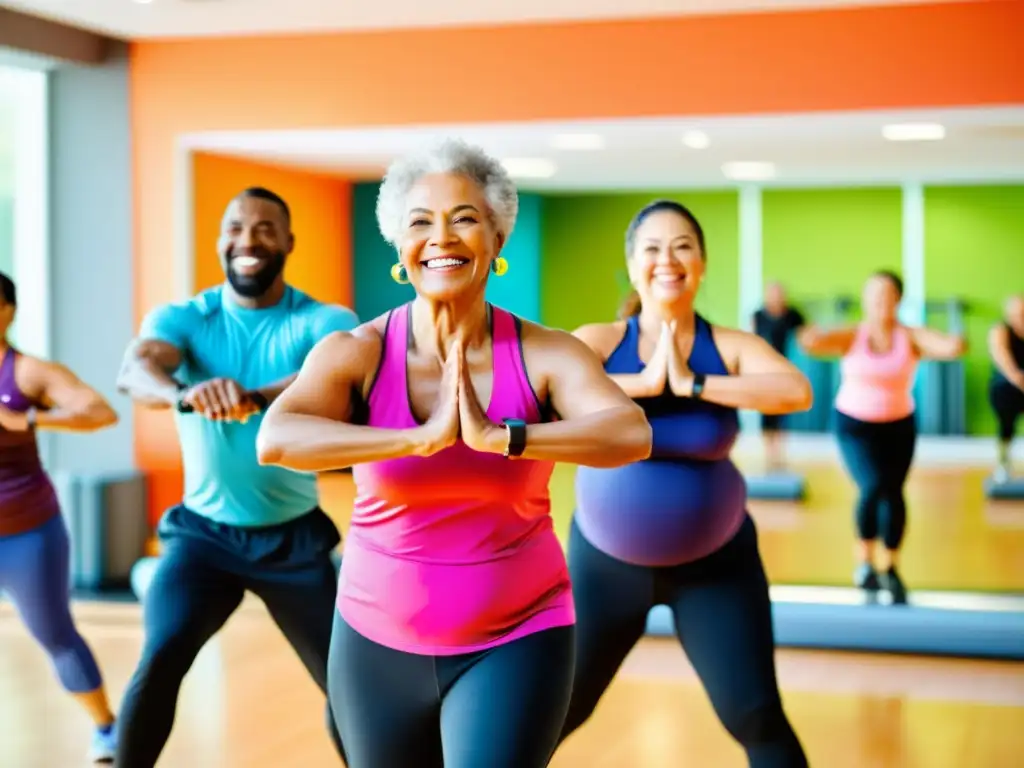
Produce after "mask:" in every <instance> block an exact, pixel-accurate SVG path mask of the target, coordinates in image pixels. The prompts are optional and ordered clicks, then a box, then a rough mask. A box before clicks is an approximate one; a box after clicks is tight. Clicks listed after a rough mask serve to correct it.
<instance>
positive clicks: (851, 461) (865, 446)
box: [797, 270, 966, 604]
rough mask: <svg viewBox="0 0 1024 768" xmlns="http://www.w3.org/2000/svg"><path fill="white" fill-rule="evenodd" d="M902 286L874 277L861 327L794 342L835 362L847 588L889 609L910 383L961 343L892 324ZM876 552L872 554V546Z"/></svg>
mask: <svg viewBox="0 0 1024 768" xmlns="http://www.w3.org/2000/svg"><path fill="white" fill-rule="evenodd" d="M902 298H903V280H902V279H901V278H900V277H899V275H897V274H895V273H894V272H890V271H888V270H880V271H878V272H876V273H875V274H873V275H871V276H870V277H869V278H868V279H867V281H866V282H865V283H864V288H863V291H862V294H861V309H862V316H863V320H862V321H861V322H860V323H858V324H857V325H853V326H849V327H844V328H836V329H831V330H825V329H821V328H818V327H817V326H814V325H808V326H805V327H804V329H803V330H801V331H800V332H799V333H798V336H797V339H798V341H799V343H800V344H801V346H802V347H803V348H804V350H805V351H806V352H807V353H808V354H810V355H814V356H816V357H834V358H840V360H841V362H840V378H841V381H840V386H839V391H838V393H837V394H836V399H835V424H836V439H837V441H838V443H839V450H840V453H841V455H842V458H843V462H844V464H845V465H846V469H847V471H848V472H849V473H850V476H851V477H852V479H853V481H854V483H856V485H857V488H858V490H859V494H860V496H859V499H858V500H857V505H856V509H855V513H854V517H855V520H856V528H857V544H856V548H855V557H856V560H857V565H856V569H855V571H854V579H853V580H854V584H855V585H856V586H857V587H859V588H861V589H863V590H865V592H867V593H868V596H869V597H870V598H874V597H875V596H876V595H877V593H878V592H879V591H880V590H881V591H884V592H886V593H888V595H889V597H890V598H891V600H892V602H893V603H894V604H903V603H906V602H907V590H906V586H905V584H904V582H903V579H902V577H901V576H900V573H899V570H898V566H899V552H900V547H901V546H902V544H903V537H904V533H905V531H906V525H907V506H906V500H905V498H904V493H903V487H904V485H905V483H906V480H907V475H908V474H909V473H910V466H911V464H912V462H913V458H914V447H915V444H916V442H917V425H916V421H915V414H914V409H915V403H914V395H913V387H914V380H915V377H916V375H917V368H918V363H919V362H920V361H921V360H954V359H956V358H958V357H960V356H961V355H962V354H964V351H965V350H966V342H965V340H964V339H963V337H962V336H957V335H954V334H949V333H944V332H942V331H938V330H935V329H933V328H927V327H912V326H907V325H904V324H903V323H901V322H900V320H899V307H900V300H901V299H902ZM878 540H881V542H882V547H883V549H882V552H881V553H877V552H876V549H875V544H876V541H878Z"/></svg>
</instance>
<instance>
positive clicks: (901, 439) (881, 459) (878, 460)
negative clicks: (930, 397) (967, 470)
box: [836, 411, 917, 550]
mask: <svg viewBox="0 0 1024 768" xmlns="http://www.w3.org/2000/svg"><path fill="white" fill-rule="evenodd" d="M836 439H837V441H838V443H839V452H840V453H841V454H842V457H843V463H844V464H846V468H847V470H848V471H849V473H850V476H851V477H852V478H853V481H854V482H855V483H856V484H857V487H858V488H859V489H860V499H859V500H858V501H857V510H856V520H857V535H858V536H859V537H860V540H861V541H874V540H875V539H878V538H881V539H882V541H883V543H884V544H885V548H886V549H889V550H897V549H899V548H900V544H901V543H902V542H903V534H904V532H905V531H906V528H907V504H906V501H905V500H904V498H903V484H904V483H905V482H906V481H907V474H909V472H910V465H911V463H912V462H913V460H914V446H915V444H916V443H917V426H916V424H915V423H914V416H913V414H911V415H910V416H907V417H906V418H905V419H900V420H898V421H886V422H869V421H860V420H858V419H853V418H851V417H849V416H847V415H846V414H844V413H839V412H838V411H837V412H836Z"/></svg>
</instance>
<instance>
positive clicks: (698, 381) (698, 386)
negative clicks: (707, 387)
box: [690, 373, 708, 400]
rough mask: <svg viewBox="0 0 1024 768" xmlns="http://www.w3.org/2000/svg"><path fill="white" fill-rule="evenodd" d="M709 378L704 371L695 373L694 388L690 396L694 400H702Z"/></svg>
mask: <svg viewBox="0 0 1024 768" xmlns="http://www.w3.org/2000/svg"><path fill="white" fill-rule="evenodd" d="M707 378H708V377H707V376H705V375H704V374H703V373H695V374H693V389H692V391H691V392H690V397H692V398H693V399H694V400H700V398H701V395H703V394H704V382H705V381H707Z"/></svg>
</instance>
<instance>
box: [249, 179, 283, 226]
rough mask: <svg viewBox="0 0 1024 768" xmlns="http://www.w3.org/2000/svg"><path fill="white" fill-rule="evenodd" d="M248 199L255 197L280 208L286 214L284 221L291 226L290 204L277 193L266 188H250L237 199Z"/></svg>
mask: <svg viewBox="0 0 1024 768" xmlns="http://www.w3.org/2000/svg"><path fill="white" fill-rule="evenodd" d="M247 197H254V198H256V199H257V200H266V201H267V202H269V203H273V204H274V205H276V206H278V207H279V208H280V209H281V210H282V211H283V212H284V220H285V221H286V222H287V223H288V224H289V226H290V225H291V223H292V211H291V208H289V207H288V203H286V202H285V201H284V198H282V197H281V196H280V195H279V194H277V193H276V192H271V191H270V190H269V189H267V188H266V187H248V188H246V189H243V190H242V191H241V192H239V193H238V196H237V198H236V199H238V200H243V199H245V198H247Z"/></svg>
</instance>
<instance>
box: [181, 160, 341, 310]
mask: <svg viewBox="0 0 1024 768" xmlns="http://www.w3.org/2000/svg"><path fill="white" fill-rule="evenodd" d="M192 174H193V175H192V178H193V198H192V204H193V210H194V211H195V218H194V221H193V228H194V229H193V231H194V233H195V248H194V250H193V258H194V261H195V264H194V273H193V274H194V275H195V285H194V289H195V290H197V291H200V290H203V289H204V288H209V287H210V286H213V285H217V284H219V283H221V282H223V280H224V272H223V271H222V270H221V266H220V262H219V261H218V259H217V250H216V245H217V237H218V236H219V234H220V224H221V219H222V218H223V216H224V209H225V207H226V206H227V204H228V202H229V201H230V200H231V199H232V198H233V197H234V196H235V195H237V194H238V193H239V192H241V191H242V190H243V189H245V188H246V187H255V186H260V187H267V188H268V189H271V190H273V191H274V192H276V193H277V194H279V195H280V196H281V197H283V198H284V199H285V201H286V202H287V203H288V206H289V207H290V208H291V211H292V231H293V232H294V233H295V252H294V253H292V255H291V256H290V257H289V258H288V266H287V269H286V271H285V276H286V277H287V278H288V282H289V283H291V284H292V285H294V286H295V287H296V288H298V289H299V290H300V291H305V292H306V293H308V294H309V295H311V296H313V297H314V298H317V299H320V301H326V302H329V303H332V304H344V305H345V306H349V307H350V306H352V236H351V235H352V185H351V184H350V183H349V182H348V181H345V180H343V179H338V178H333V177H330V176H320V175H317V174H312V173H304V172H302V171H294V170H291V169H285V168H277V167H274V166H270V165H264V164H262V163H252V162H248V161H246V160H238V159H235V158H231V157H223V156H220V155H209V154H205V153H198V154H196V155H194V156H193V164H192Z"/></svg>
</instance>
